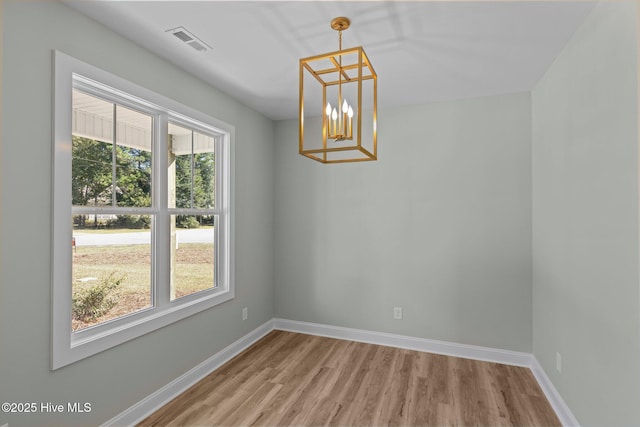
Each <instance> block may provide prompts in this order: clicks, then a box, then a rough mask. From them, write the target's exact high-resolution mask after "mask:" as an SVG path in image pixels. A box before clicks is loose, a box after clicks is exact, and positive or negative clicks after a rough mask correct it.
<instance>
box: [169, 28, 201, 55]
mask: <svg viewBox="0 0 640 427" xmlns="http://www.w3.org/2000/svg"><path fill="white" fill-rule="evenodd" d="M166 32H167V33H171V34H173V35H174V36H176V37H177V38H178V39H180V40H181V41H182V42H184V43H186V44H188V45H189V46H191V47H192V48H194V49H195V50H197V51H198V52H206V51H207V50H208V49H213V48H212V47H211V46H209V45H208V44H206V43H205V42H203V41H202V40H200V39H199V38H197V37H196V36H194V35H193V33H191V32H189V31H188V30H187V29H186V28H184V27H176V28H172V29H170V30H167V31H166Z"/></svg>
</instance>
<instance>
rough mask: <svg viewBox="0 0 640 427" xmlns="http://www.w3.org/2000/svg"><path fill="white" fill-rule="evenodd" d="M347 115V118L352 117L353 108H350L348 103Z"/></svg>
mask: <svg viewBox="0 0 640 427" xmlns="http://www.w3.org/2000/svg"><path fill="white" fill-rule="evenodd" d="M347 116H349V118H352V117H353V108H351V105H349V111H347Z"/></svg>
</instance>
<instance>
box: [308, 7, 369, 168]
mask: <svg viewBox="0 0 640 427" xmlns="http://www.w3.org/2000/svg"><path fill="white" fill-rule="evenodd" d="M350 24H351V21H350V20H349V18H345V17H342V16H341V17H338V18H335V19H333V20H332V21H331V28H333V29H334V30H335V31H338V50H337V51H335V52H329V53H324V54H321V55H315V56H311V57H308V58H302V59H300V103H299V107H300V115H299V136H300V154H302V155H303V156H307V157H309V158H311V159H313V160H317V161H319V162H321V163H345V162H361V161H368V160H377V158H378V145H377V104H378V102H377V96H378V94H377V79H378V77H377V75H376V72H375V71H374V69H373V67H372V66H371V63H370V62H369V58H367V55H366V54H365V52H364V49H363V48H362V46H358V47H352V48H347V49H344V50H343V49H342V31H344V30H346V29H347V28H349V25H350ZM318 84H319V85H318ZM305 87H309V88H310V89H309V90H307V92H305ZM314 89H315V90H314ZM305 96H306V98H305ZM319 107H321V108H319Z"/></svg>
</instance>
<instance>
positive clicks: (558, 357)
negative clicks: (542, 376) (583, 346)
mask: <svg viewBox="0 0 640 427" xmlns="http://www.w3.org/2000/svg"><path fill="white" fill-rule="evenodd" d="M556 369H557V370H558V372H560V373H562V355H561V354H560V353H558V352H557V351H556Z"/></svg>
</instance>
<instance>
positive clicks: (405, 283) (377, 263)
mask: <svg viewBox="0 0 640 427" xmlns="http://www.w3.org/2000/svg"><path fill="white" fill-rule="evenodd" d="M530 107H531V100H530V96H529V94H516V95H509V96H500V97H491V98H479V99H472V100H464V101H457V102H450V103H439V104H432V105H427V106H416V107H406V108H396V109H388V110H383V111H381V112H380V113H379V117H380V123H379V129H380V133H379V141H380V143H379V159H380V160H379V161H377V162H365V163H360V164H358V163H351V164H337V165H322V164H320V163H317V162H315V161H313V160H310V159H307V158H305V157H302V156H300V155H298V152H297V151H298V148H297V122H296V121H283V122H278V123H277V125H276V246H275V247H276V272H275V277H276V281H275V289H276V298H275V301H276V303H275V304H276V315H277V316H278V317H282V318H286V319H293V320H299V321H306V322H318V323H323V324H329V325H337V326H343V327H352V328H360V329H366V330H373V331H380V332H389V333H396V334H404V335H410V336H415V337H424V338H431V339H439V340H446V341H453V342H458V343H466V344H475V345H482V346H489V347H497V348H502V349H510V350H518V351H526V352H529V351H530V350H531V108H530ZM394 306H401V307H403V309H404V319H403V320H394V319H393V307H394Z"/></svg>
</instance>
